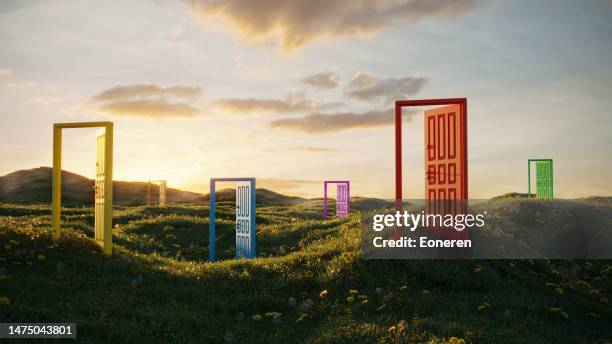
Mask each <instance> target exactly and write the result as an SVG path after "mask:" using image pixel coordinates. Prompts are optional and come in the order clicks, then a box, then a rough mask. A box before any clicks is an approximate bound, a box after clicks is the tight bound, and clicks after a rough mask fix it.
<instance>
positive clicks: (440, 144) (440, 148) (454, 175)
mask: <svg viewBox="0 0 612 344" xmlns="http://www.w3.org/2000/svg"><path fill="white" fill-rule="evenodd" d="M464 125H465V117H464V115H463V114H462V113H461V106H460V105H458V104H453V105H450V106H445V107H440V108H436V109H431V110H426V111H425V179H426V180H425V199H426V200H428V203H427V212H428V213H435V214H442V215H446V214H451V215H455V214H465V212H466V208H467V207H466V204H465V202H464V201H462V200H465V199H466V198H467V197H466V184H467V174H466V170H465V166H466V163H467V162H466V158H465V154H464V153H465V151H466V149H465V148H466V147H465V145H466V144H467V138H466V137H465V132H466V131H465V130H463V129H464V128H463V126H464ZM434 229H440V230H441V232H440V234H441V237H442V238H443V239H468V237H469V236H468V233H467V231H465V230H464V231H461V232H459V231H456V230H454V229H453V228H442V227H437V226H436V227H435V228H434Z"/></svg>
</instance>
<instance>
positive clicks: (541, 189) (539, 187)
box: [536, 160, 553, 199]
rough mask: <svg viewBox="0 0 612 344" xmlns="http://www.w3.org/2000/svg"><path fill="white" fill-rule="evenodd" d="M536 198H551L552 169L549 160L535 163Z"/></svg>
mask: <svg viewBox="0 0 612 344" xmlns="http://www.w3.org/2000/svg"><path fill="white" fill-rule="evenodd" d="M536 197H537V198H545V199H552V198H553V169H552V161H550V160H544V161H537V162H536Z"/></svg>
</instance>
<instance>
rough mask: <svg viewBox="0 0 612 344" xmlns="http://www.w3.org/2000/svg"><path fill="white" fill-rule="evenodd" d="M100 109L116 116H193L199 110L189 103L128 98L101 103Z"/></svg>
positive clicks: (197, 113)
mask: <svg viewBox="0 0 612 344" xmlns="http://www.w3.org/2000/svg"><path fill="white" fill-rule="evenodd" d="M100 110H102V111H103V112H106V113H109V114H114V115H118V116H133V117H152V118H161V117H195V116H197V115H199V114H200V113H201V110H200V109H198V108H196V107H194V106H191V105H189V104H181V103H170V102H167V101H165V100H160V99H157V100H128V101H118V102H112V103H109V104H106V105H103V106H102V107H101V108H100Z"/></svg>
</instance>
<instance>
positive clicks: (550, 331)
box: [0, 200, 612, 343]
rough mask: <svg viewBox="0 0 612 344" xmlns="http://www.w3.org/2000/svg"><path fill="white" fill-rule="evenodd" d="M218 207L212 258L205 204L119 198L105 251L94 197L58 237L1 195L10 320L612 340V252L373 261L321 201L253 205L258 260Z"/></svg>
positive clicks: (351, 334)
mask: <svg viewBox="0 0 612 344" xmlns="http://www.w3.org/2000/svg"><path fill="white" fill-rule="evenodd" d="M514 202H526V201H525V200H515V201H514ZM593 207H602V206H601V205H593ZM598 209H599V208H598ZM217 211H218V214H217V240H218V241H217V250H218V252H217V253H218V256H219V258H220V259H221V261H220V262H217V263H209V262H207V257H208V206H207V205H196V204H192V205H190V204H183V205H170V206H166V207H145V206H140V207H118V208H116V212H115V218H114V223H115V230H114V254H113V256H112V257H105V256H103V255H102V254H101V251H100V250H99V248H98V247H97V246H96V245H95V244H93V243H92V242H91V240H90V239H89V238H90V237H91V236H92V225H93V210H92V208H67V209H65V210H64V212H63V226H64V232H63V237H62V239H61V240H60V241H59V242H53V241H52V240H51V236H50V235H51V232H50V209H49V207H48V206H37V205H27V206H24V205H15V204H6V203H0V245H1V246H0V249H1V250H2V252H1V254H0V260H1V261H0V320H1V322H9V321H11V322H76V323H77V330H78V338H79V340H80V341H84V342H112V343H122V342H179V343H217V342H218V343H225V342H237V343H294V342H308V343H347V342H351V343H373V342H375V343H396V342H397V343H404V342H406V343H422V342H427V343H462V342H467V343H597V342H601V343H605V342H608V343H609V342H610V340H611V338H612V326H610V324H611V323H612V309H611V307H610V305H609V303H608V298H609V297H610V294H609V293H610V286H611V282H610V277H612V275H611V273H612V267H611V266H610V262H609V261H580V260H579V261H570V260H562V261H561V260H559V261H549V260H535V261H528V260H524V261H523V260H521V261H517V260H514V261H509V260H495V261H486V260H465V261H435V260H423V261H380V260H379V261H368V260H363V259H360V250H359V246H360V245H359V240H360V235H359V230H360V229H359V221H360V217H359V216H360V213H359V212H358V211H355V212H354V213H352V214H351V216H350V217H349V218H348V219H332V220H330V221H327V222H323V221H320V217H321V213H322V211H321V204H320V202H305V203H302V204H298V205H288V206H258V209H257V223H258V227H257V230H258V233H257V244H258V258H257V259H254V260H235V259H231V257H233V254H234V252H233V243H234V228H233V226H234V221H233V218H234V205H233V203H230V202H220V203H219V205H218V210H217ZM53 342H55V341H53Z"/></svg>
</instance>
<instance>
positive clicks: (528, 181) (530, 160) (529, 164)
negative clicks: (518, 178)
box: [527, 159, 554, 199]
mask: <svg viewBox="0 0 612 344" xmlns="http://www.w3.org/2000/svg"><path fill="white" fill-rule="evenodd" d="M538 161H546V162H549V163H550V195H542V196H543V197H538V196H540V195H538V194H537V192H538V190H537V173H538V172H537V171H536V198H546V199H553V195H554V193H553V186H554V183H553V181H554V178H553V176H554V174H553V170H554V169H553V159H527V198H531V163H532V162H536V163H537V162H538Z"/></svg>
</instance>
